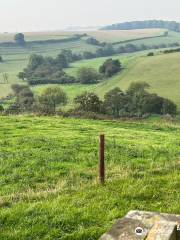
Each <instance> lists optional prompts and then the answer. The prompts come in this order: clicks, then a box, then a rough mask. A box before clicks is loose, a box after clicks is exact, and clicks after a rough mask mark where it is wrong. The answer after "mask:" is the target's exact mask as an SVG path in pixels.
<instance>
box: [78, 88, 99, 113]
mask: <svg viewBox="0 0 180 240" xmlns="http://www.w3.org/2000/svg"><path fill="white" fill-rule="evenodd" d="M74 103H75V104H77V105H78V109H80V110H82V111H86V112H95V113H100V112H101V107H102V101H101V100H100V99H99V97H98V96H97V95H96V94H95V93H92V92H89V93H88V92H84V93H83V94H81V95H79V96H77V97H76V98H75V99H74Z"/></svg>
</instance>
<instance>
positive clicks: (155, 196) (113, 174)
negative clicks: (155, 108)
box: [0, 116, 180, 240]
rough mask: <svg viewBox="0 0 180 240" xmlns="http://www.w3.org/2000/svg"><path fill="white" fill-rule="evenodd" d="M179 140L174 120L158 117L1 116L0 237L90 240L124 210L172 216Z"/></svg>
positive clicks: (176, 192) (178, 175) (6, 239)
mask: <svg viewBox="0 0 180 240" xmlns="http://www.w3.org/2000/svg"><path fill="white" fill-rule="evenodd" d="M99 133H105V135H106V154H105V155H106V176H107V182H106V185H104V186H99V184H98V175H97V173H98V134H99ZM179 142H180V125H179V124H178V123H174V124H173V123H167V122H163V121H162V122H161V123H160V121H159V120H158V122H154V121H153V122H151V121H150V122H132V121H131V122H115V121H114V122H112V121H93V120H78V119H77V120H74V119H61V118H58V117H57V118H56V117H49V118H48V117H44V118H35V117H21V116H20V117H1V119H0V146H1V148H0V183H1V188H0V228H1V231H0V239H2V240H30V239H33V240H38V239H44V240H47V239H48V240H51V239H52V240H54V239H61V240H72V239H73V240H97V239H98V238H99V237H100V235H101V234H102V233H103V232H104V231H106V230H107V229H108V228H109V227H110V226H111V224H112V223H113V222H114V221H115V219H117V218H119V217H122V216H123V215H124V214H126V213H127V212H128V211H129V210H131V209H140V210H148V211H160V212H167V213H176V214H180V209H179V198H180V193H179V190H178V189H179V187H180V185H179V183H180V158H179V156H180V155H179V153H180V145H179Z"/></svg>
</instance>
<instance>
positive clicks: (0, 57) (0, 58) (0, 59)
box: [0, 55, 3, 63]
mask: <svg viewBox="0 0 180 240" xmlns="http://www.w3.org/2000/svg"><path fill="white" fill-rule="evenodd" d="M2 62H3V58H2V56H1V55H0V63H2Z"/></svg>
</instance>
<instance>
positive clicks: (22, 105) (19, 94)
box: [6, 84, 34, 114]
mask: <svg viewBox="0 0 180 240" xmlns="http://www.w3.org/2000/svg"><path fill="white" fill-rule="evenodd" d="M11 87H12V90H13V96H14V98H15V101H14V103H13V104H11V105H10V106H9V108H8V109H7V111H6V112H7V113H15V114H16V113H20V112H31V111H32V107H33V104H34V94H33V92H32V91H31V89H30V88H29V86H27V85H19V84H13V85H12V86H11Z"/></svg>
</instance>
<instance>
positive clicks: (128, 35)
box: [0, 29, 180, 106]
mask: <svg viewBox="0 0 180 240" xmlns="http://www.w3.org/2000/svg"><path fill="white" fill-rule="evenodd" d="M163 31H164V30H163ZM162 33H163V32H162V30H160V29H145V30H134V31H94V32H88V33H87V34H88V36H93V37H96V38H97V39H99V40H101V41H104V40H106V41H108V42H109V41H111V42H112V43H113V41H115V42H116V43H117V41H119V40H120V41H125V40H128V41H131V42H130V43H132V44H135V45H142V44H145V45H147V46H148V45H149V46H151V45H156V44H162V43H165V44H171V43H175V42H180V33H177V32H173V31H169V34H168V36H161V37H158V36H157V35H156V34H158V35H159V34H162ZM51 34H52V35H51ZM72 34H75V32H73V33H67V32H59V33H36V34H35V33H31V34H30V33H29V35H28V36H29V39H30V40H33V41H35V40H38V39H39V40H40V39H41V40H43V39H44V40H47V39H52V38H53V37H54V36H55V35H56V36H57V38H58V37H59V38H63V37H65V38H66V37H72ZM138 35H139V38H140V39H139V40H137V36H138ZM3 36H4V35H3ZM50 36H51V37H50ZM143 36H144V37H145V39H142V37H143ZM153 36H154V37H153ZM1 37H2V36H1ZM85 39H86V38H81V39H80V40H77V41H70V42H59V43H47V42H46V43H44V44H37V43H35V44H33V45H32V46H31V47H18V46H14V47H3V46H1V45H0V55H2V56H3V59H4V62H3V63H0V96H1V97H5V96H7V95H8V94H9V93H10V91H11V90H10V89H11V88H10V86H11V84H13V83H22V81H20V80H19V79H18V78H17V74H18V72H20V71H22V69H23V68H24V67H26V65H27V62H28V58H29V56H30V55H31V54H32V53H36V54H42V55H45V56H56V55H57V54H58V53H59V52H60V51H61V50H62V49H71V50H73V51H74V52H77V53H79V52H83V51H91V52H94V51H96V49H97V48H98V46H95V45H91V44H87V43H86V41H85ZM122 45H123V43H119V44H116V45H115V47H119V46H122ZM154 51H156V50H154ZM158 51H160V50H158ZM147 52H148V51H145V52H143V51H142V52H137V53H129V54H121V55H119V56H113V58H119V59H120V61H122V63H123V65H124V68H125V69H124V70H123V72H122V73H120V74H118V75H116V76H115V77H113V78H111V79H108V80H105V81H104V82H102V83H100V84H97V85H91V86H88V85H76V84H73V85H61V86H62V88H63V89H65V90H66V92H67V93H68V95H69V97H70V103H69V105H71V104H72V101H71V100H72V99H73V98H74V97H75V96H76V95H77V94H79V93H81V92H82V91H84V90H88V91H95V92H96V93H98V94H99V95H100V96H101V97H103V96H104V94H105V93H106V92H107V91H108V90H110V89H111V88H113V87H115V86H119V87H120V88H122V89H127V87H128V86H129V84H130V83H131V82H132V81H146V82H148V83H149V84H150V85H151V89H150V91H152V92H156V93H158V94H159V95H161V96H163V97H167V98H170V99H172V100H173V101H175V102H176V103H177V104H178V106H180V97H179V93H178V92H179V91H178V90H179V89H180V80H179V75H180V70H179V69H180V68H179V60H180V54H179V53H175V54H168V55H164V54H159V53H158V54H156V56H154V57H152V58H151V57H146V54H147ZM105 59H107V57H105V58H96V59H92V60H82V61H79V62H76V63H74V64H72V65H71V68H69V69H67V72H68V73H69V74H72V75H76V72H77V69H78V68H79V67H81V66H92V67H95V68H97V69H98V68H99V66H100V65H101V64H102V63H103V61H105ZM3 73H7V74H8V80H9V83H8V84H7V83H4V82H3V77H2V74H3ZM45 87H47V85H44V86H37V87H35V88H34V91H35V92H38V91H41V90H42V89H44V88H45Z"/></svg>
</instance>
